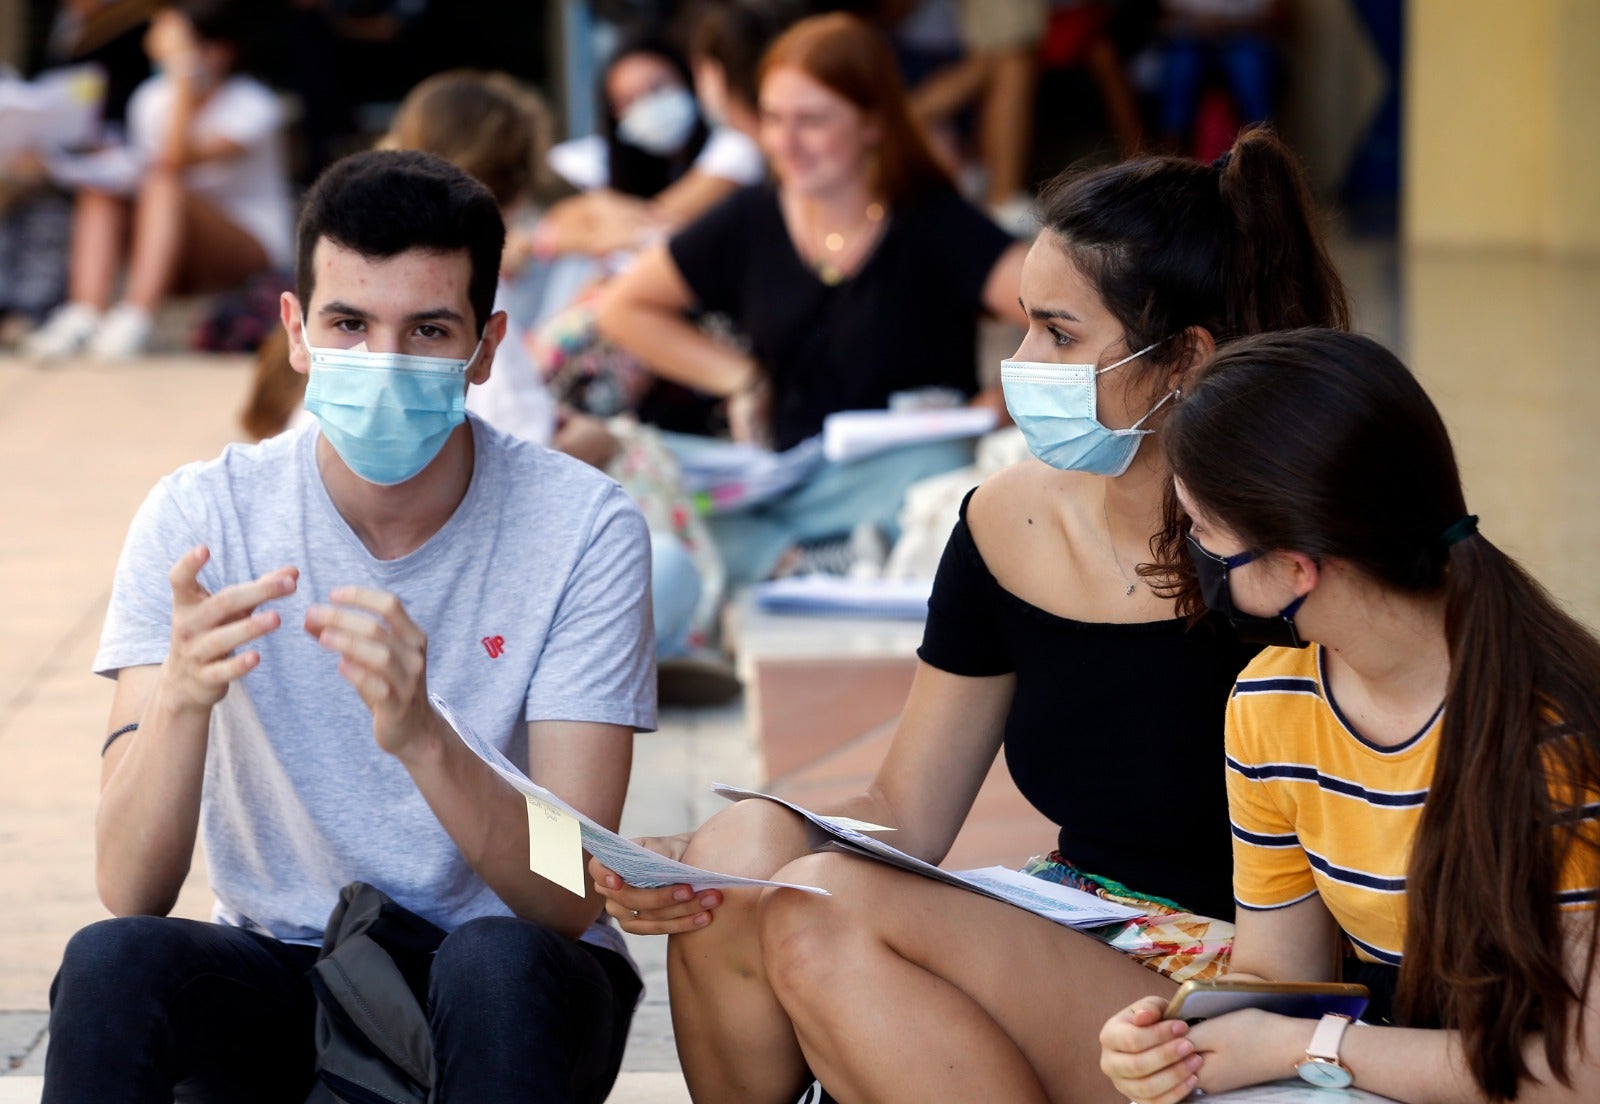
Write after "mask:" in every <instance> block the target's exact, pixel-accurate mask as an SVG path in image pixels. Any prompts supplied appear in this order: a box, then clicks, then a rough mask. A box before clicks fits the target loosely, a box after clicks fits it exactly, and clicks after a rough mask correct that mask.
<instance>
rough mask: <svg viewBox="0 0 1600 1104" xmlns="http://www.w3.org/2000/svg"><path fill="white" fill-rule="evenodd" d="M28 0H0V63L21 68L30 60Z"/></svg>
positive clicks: (17, 68)
mask: <svg viewBox="0 0 1600 1104" xmlns="http://www.w3.org/2000/svg"><path fill="white" fill-rule="evenodd" d="M27 14H28V5H27V3H26V0H0V64H4V65H9V66H11V67H12V68H13V69H16V70H19V71H20V70H21V69H22V68H23V66H24V64H25V63H26V62H27V60H28V56H27V55H28V50H27V34H26V30H27Z"/></svg>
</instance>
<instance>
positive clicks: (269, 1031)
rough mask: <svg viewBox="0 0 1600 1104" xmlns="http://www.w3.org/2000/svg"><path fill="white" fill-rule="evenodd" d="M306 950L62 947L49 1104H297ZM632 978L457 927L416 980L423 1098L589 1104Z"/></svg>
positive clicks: (159, 924) (196, 945)
mask: <svg viewBox="0 0 1600 1104" xmlns="http://www.w3.org/2000/svg"><path fill="white" fill-rule="evenodd" d="M316 957H317V948H315V947H305V946H299V945H295V944H289V943H282V942H279V941H278V940H275V939H270V938H268V937H266V936H262V935H257V934H255V933H254V932H248V931H244V930H241V929H239V928H231V927H227V926H224V925H221V924H207V923H201V922H199V921H195V920H180V919H173V918H169V917H154V916H131V917H122V918H118V919H114V920H102V921H100V922H99V923H97V924H91V925H90V926H89V927H87V928H84V929H83V930H82V931H80V932H78V933H77V934H76V935H75V936H73V937H72V940H71V942H69V943H68V944H67V950H66V955H65V957H64V959H63V960H62V964H61V969H60V971H59V972H58V973H57V974H56V979H55V983H54V984H53V985H52V986H51V987H50V1049H49V1051H48V1053H47V1054H46V1055H45V1082H44V1095H43V1100H44V1101H45V1102H46V1104H68V1102H72V1104H76V1102H89V1101H95V1102H98V1104H108V1102H113V1101H141V1102H149V1104H169V1102H171V1101H173V1100H177V1101H217V1102H222V1101H226V1102H229V1104H255V1102H260V1104H268V1102H272V1104H294V1102H298V1101H302V1100H304V1099H305V1097H306V1094H307V1093H308V1092H309V1091H310V1089H311V1080H312V1076H313V1062H314V1053H313V1037H312V1025H313V1022H314V1019H315V1002H314V1000H313V998H312V995H311V985H310V982H309V981H307V979H306V971H307V970H309V969H310V968H311V965H312V963H313V962H314V961H315V960H316ZM638 994H639V982H638V979H637V978H636V977H635V976H634V973H633V971H632V969H631V968H630V967H629V966H628V964H627V962H626V961H624V959H623V958H622V957H621V956H620V955H617V954H614V953H613V952H611V951H607V950H604V949H601V948H597V947H592V946H590V945H588V944H580V943H575V942H573V941H572V940H570V939H567V938H565V937H564V936H561V935H558V934H556V933H555V932H552V931H549V930H548V929H546V928H543V927H540V926H539V925H537V924H534V923H530V922H528V921H525V920H517V919H513V918H510V917H485V918H482V919H478V920H471V921H468V922H467V923H466V924H463V925H462V926H461V927H459V928H457V929H456V930H455V931H453V932H451V933H450V935H449V936H448V937H447V938H446V939H445V941H444V943H443V944H442V945H441V946H440V947H439V951H438V953H437V954H436V955H435V956H434V962H433V968H432V971H431V973H430V976H429V982H428V1020H429V1023H430V1024H431V1025H432V1028H433V1037H434V1056H435V1059H436V1063H437V1067H438V1075H437V1082H436V1084H435V1086H434V1093H435V1099H437V1100H438V1101H440V1102H441V1104H449V1102H451V1101H474V1102H482V1104H499V1102H511V1101H516V1102H517V1104H530V1102H533V1101H574V1102H578V1101H581V1102H584V1104H590V1102H592V1104H599V1102H600V1101H602V1100H604V1099H605V1096H606V1094H607V1093H608V1092H609V1091H610V1089H611V1085H612V1082H613V1081H614V1080H615V1079H616V1075H617V1070H618V1068H619V1067H620V1066H621V1064H622V1051H623V1046H624V1043H625V1042H626V1040H627V1033H628V1024H629V1022H630V1020H631V1019H632V1017H633V1007H634V1004H635V1001H636V1000H637V997H638Z"/></svg>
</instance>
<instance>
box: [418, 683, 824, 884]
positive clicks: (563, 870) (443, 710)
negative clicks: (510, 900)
mask: <svg viewBox="0 0 1600 1104" xmlns="http://www.w3.org/2000/svg"><path fill="white" fill-rule="evenodd" d="M428 700H429V701H430V702H431V703H432V704H433V707H434V708H435V709H437V710H438V711H439V715H440V716H441V717H443V718H444V720H445V723H446V724H448V725H449V726H450V727H451V728H452V729H454V730H455V733H456V735H457V736H459V737H461V742H462V743H464V744H466V745H467V747H468V748H469V749H471V751H472V753H473V754H474V755H476V756H477V757H478V758H479V759H482V760H483V761H484V762H485V763H488V764H489V767H490V769H492V770H493V771H494V772H495V773H496V774H498V775H499V776H500V777H501V778H503V779H505V780H506V782H508V783H509V784H510V785H511V787H512V788H513V789H515V790H516V791H517V792H518V793H520V794H522V795H523V797H525V798H527V799H528V855H529V866H530V867H532V869H533V872H534V873H535V874H538V875H539V876H540V877H543V878H548V879H549V880H550V881H552V882H555V883H556V884H557V885H559V886H562V887H563V888H566V889H569V890H571V891H572V892H573V893H576V894H577V895H579V896H580V897H581V896H582V895H583V894H584V891H585V890H586V889H587V887H588V879H587V877H586V876H585V875H584V872H583V852H584V851H588V852H589V854H591V855H593V856H594V857H595V858H597V859H599V860H600V861H601V862H603V863H605V864H606V866H608V867H610V868H611V869H612V870H614V871H616V872H617V875H618V876H619V877H620V878H622V880H623V881H625V882H627V883H628V884H629V885H632V886H640V887H643V888H653V887H657V886H669V885H678V884H680V883H684V884H687V885H689V886H691V887H693V889H694V891H695V892H696V893H698V892H700V891H701V890H703V889H727V888H733V887H739V886H754V887H761V886H776V887H780V888H784V889H798V890H802V891H804V892H806V893H818V894H821V895H823V896H827V891H826V890H823V889H818V888H817V887H816V886H807V885H797V884H795V883H793V882H771V881H765V880H763V879H760V878H740V877H737V876H736V875H733V874H719V873H717V872H716V871H714V870H701V869H700V868H699V867H695V866H690V865H689V864H688V863H682V862H678V861H677V860H676V859H669V858H667V857H666V856H665V855H658V854H656V853H655V852H654V851H651V850H650V849H649V848H647V847H642V846H640V845H639V844H637V843H634V842H633V841H632V840H630V839H628V838H626V837H624V836H620V835H618V834H617V833H616V832H613V831H612V830H611V829H609V828H607V827H606V826H605V825H603V824H600V823H598V822H597V821H594V820H591V819H590V818H589V817H586V816H584V815H583V814H582V813H580V812H579V811H578V810H577V809H574V808H573V807H572V806H571V805H568V804H567V803H566V802H565V801H562V800H561V799H560V798H559V797H557V796H556V795H555V794H553V793H551V792H550V791H549V790H547V789H545V788H544V787H543V786H541V785H539V784H538V783H536V782H534V781H532V780H531V779H530V778H528V776H527V775H525V774H523V773H522V772H521V771H520V770H518V769H517V767H516V764H514V763H512V762H511V760H509V759H507V758H506V757H505V756H504V755H502V754H501V753H500V751H499V749H498V748H496V747H495V746H494V745H493V744H490V743H487V742H485V741H484V740H483V738H482V737H480V736H479V735H478V734H477V733H476V732H474V731H473V730H472V728H471V726H470V725H468V724H467V723H466V722H465V721H463V720H462V719H460V718H459V717H457V716H456V715H455V714H454V713H452V712H451V710H450V706H449V705H448V704H446V702H445V701H444V699H443V698H441V697H439V696H438V695H437V694H431V695H429V697H428ZM573 825H576V827H577V831H576V832H574V831H573ZM574 864H576V870H577V876H576V877H574V875H573V870H574Z"/></svg>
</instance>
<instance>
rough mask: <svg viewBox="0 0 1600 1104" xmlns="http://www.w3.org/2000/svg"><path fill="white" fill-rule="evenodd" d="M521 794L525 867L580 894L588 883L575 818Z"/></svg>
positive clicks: (580, 833)
mask: <svg viewBox="0 0 1600 1104" xmlns="http://www.w3.org/2000/svg"><path fill="white" fill-rule="evenodd" d="M524 796H525V797H527V799H528V869H529V870H532V871H533V872H534V873H535V874H537V875H539V877H541V878H547V879H549V880H550V881H552V882H554V883H555V884H556V885H558V886H560V887H561V888H562V889H565V890H567V891H568V892H569V893H575V894H577V895H578V896H579V897H582V896H583V895H584V894H585V893H586V892H587V891H588V888H589V883H588V880H587V879H586V878H585V877H584V875H583V838H582V830H581V829H580V828H579V825H578V820H577V818H576V817H574V816H573V815H572V814H571V813H568V812H567V811H565V810H564V809H558V808H556V807H555V806H554V805H549V804H546V803H545V802H543V801H540V800H539V799H538V798H536V797H533V796H531V795H526V794H525V795H524Z"/></svg>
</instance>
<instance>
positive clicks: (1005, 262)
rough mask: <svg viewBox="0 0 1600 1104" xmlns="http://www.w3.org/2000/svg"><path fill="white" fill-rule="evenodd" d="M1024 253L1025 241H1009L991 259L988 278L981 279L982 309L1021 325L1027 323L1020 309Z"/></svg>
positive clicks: (1026, 249) (1026, 250)
mask: <svg viewBox="0 0 1600 1104" xmlns="http://www.w3.org/2000/svg"><path fill="white" fill-rule="evenodd" d="M1027 255H1028V247H1027V246H1026V245H1024V244H1023V243H1021V242H1013V243H1012V244H1011V245H1009V246H1007V247H1006V251H1005V252H1004V253H1002V254H1000V257H999V259H998V260H996V261H995V262H994V267H993V268H991V269H989V278H988V279H986V280H985V281H984V282H983V306H984V309H985V310H987V311H988V312H989V313H990V314H992V315H994V317H996V318H999V319H1001V320H1002V321H1006V322H1015V323H1016V324H1017V325H1019V326H1021V327H1023V328H1024V329H1026V328H1027V326H1028V316H1027V315H1026V314H1024V313H1023V311H1022V262H1023V259H1024V258H1026V257H1027Z"/></svg>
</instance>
